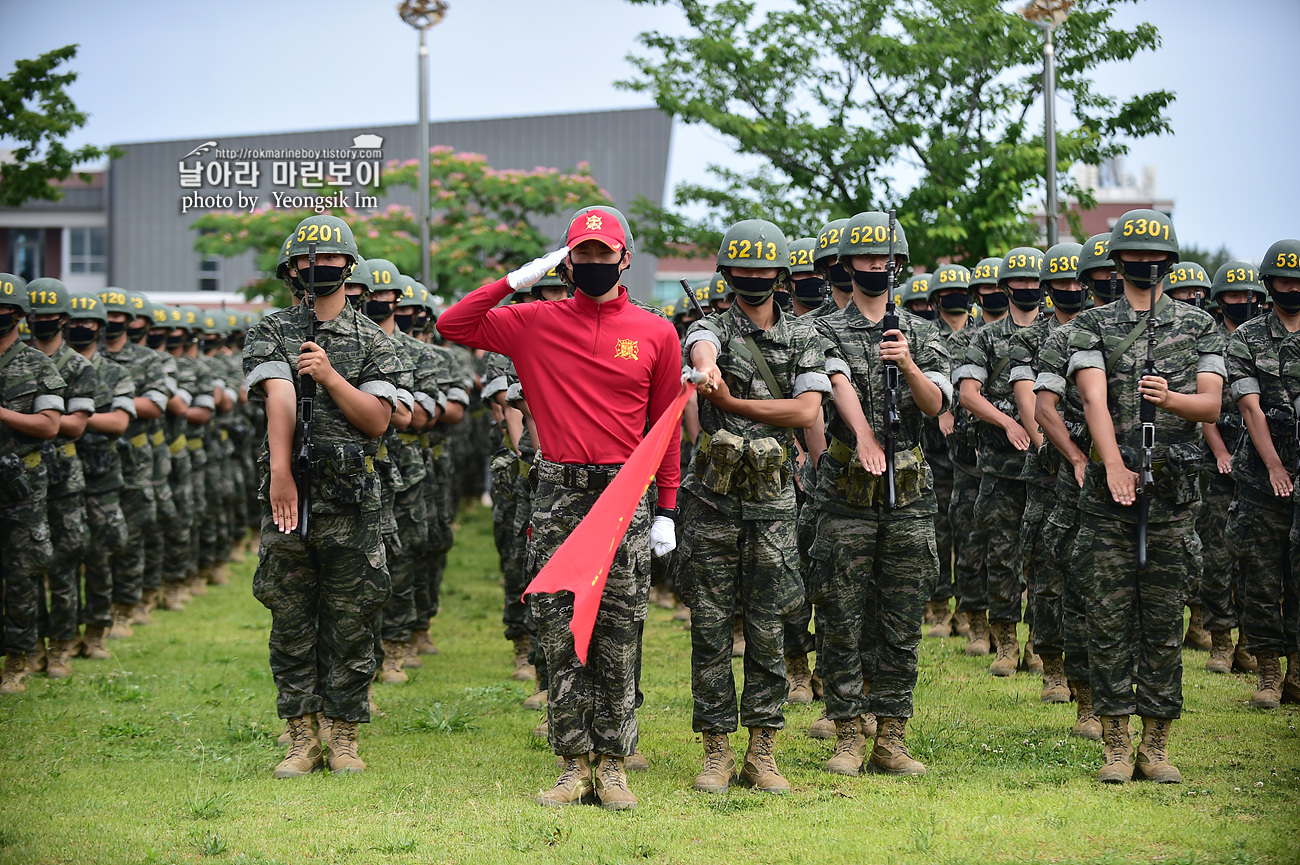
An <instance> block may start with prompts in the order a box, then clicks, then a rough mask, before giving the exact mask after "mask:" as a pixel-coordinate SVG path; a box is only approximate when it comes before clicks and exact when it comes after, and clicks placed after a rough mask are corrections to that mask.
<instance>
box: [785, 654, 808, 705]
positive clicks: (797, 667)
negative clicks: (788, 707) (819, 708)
mask: <svg viewBox="0 0 1300 865" xmlns="http://www.w3.org/2000/svg"><path fill="white" fill-rule="evenodd" d="M785 677H786V681H787V682H788V683H789V685H790V688H789V694H788V695H787V696H786V698H785V701H786V702H787V703H811V702H812V701H813V689H812V670H810V669H809V668H808V656H807V655H788V656H786V659H785Z"/></svg>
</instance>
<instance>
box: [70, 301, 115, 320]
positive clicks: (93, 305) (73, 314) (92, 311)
mask: <svg viewBox="0 0 1300 865" xmlns="http://www.w3.org/2000/svg"><path fill="white" fill-rule="evenodd" d="M68 318H69V319H74V318H90V319H94V320H95V321H97V322H99V323H100V324H102V325H105V326H107V325H108V313H107V312H106V311H105V310H104V303H103V301H101V300H100V299H99V298H98V297H97V296H96V295H93V294H69V295H68Z"/></svg>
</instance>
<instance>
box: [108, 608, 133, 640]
mask: <svg viewBox="0 0 1300 865" xmlns="http://www.w3.org/2000/svg"><path fill="white" fill-rule="evenodd" d="M134 608H135V605H134V604H113V606H112V608H111V611H112V616H113V626H112V627H111V628H109V629H108V638H109V639H110V640H129V639H130V638H131V637H134V636H135V631H133V630H131V610H133V609H134Z"/></svg>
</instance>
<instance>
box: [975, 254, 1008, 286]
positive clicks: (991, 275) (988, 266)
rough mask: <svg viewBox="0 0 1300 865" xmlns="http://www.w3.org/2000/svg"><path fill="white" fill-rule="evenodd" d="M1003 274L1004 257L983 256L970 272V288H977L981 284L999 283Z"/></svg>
mask: <svg viewBox="0 0 1300 865" xmlns="http://www.w3.org/2000/svg"><path fill="white" fill-rule="evenodd" d="M1001 275H1002V257H1001V256H990V257H988V258H981V259H980V261H979V264H977V265H975V267H974V269H973V270H971V272H970V280H969V285H968V286H967V287H968V288H975V287H976V286H980V285H997V284H998V279H999V278H1000V277H1001Z"/></svg>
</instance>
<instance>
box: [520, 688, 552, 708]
mask: <svg viewBox="0 0 1300 865" xmlns="http://www.w3.org/2000/svg"><path fill="white" fill-rule="evenodd" d="M547 700H548V695H547V693H546V691H545V690H543V689H541V688H538V689H537V690H536V691H533V695H532V696H531V697H529V698H528V699H527V700H524V708H525V709H529V710H532V711H545V710H546V702H547Z"/></svg>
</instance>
